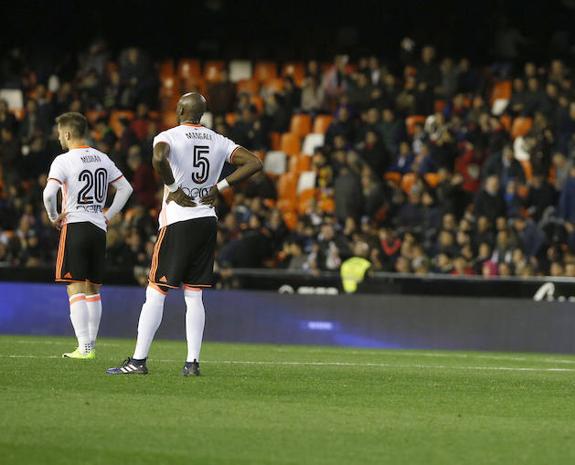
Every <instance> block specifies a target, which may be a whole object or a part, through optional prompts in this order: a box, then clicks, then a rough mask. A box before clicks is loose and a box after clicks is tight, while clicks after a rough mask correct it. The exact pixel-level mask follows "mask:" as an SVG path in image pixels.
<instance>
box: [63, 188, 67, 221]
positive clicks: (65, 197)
mask: <svg viewBox="0 0 575 465" xmlns="http://www.w3.org/2000/svg"><path fill="white" fill-rule="evenodd" d="M67 203H68V184H67V183H66V182H64V183H62V213H64V212H65V211H66V204H67ZM64 221H66V220H65V219H64Z"/></svg>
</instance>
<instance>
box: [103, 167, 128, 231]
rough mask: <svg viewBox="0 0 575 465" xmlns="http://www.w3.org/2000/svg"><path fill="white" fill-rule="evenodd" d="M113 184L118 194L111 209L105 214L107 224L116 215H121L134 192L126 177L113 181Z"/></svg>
mask: <svg viewBox="0 0 575 465" xmlns="http://www.w3.org/2000/svg"><path fill="white" fill-rule="evenodd" d="M111 184H112V185H113V186H114V187H115V188H116V194H115V195H114V200H113V201H112V205H110V208H108V211H107V212H106V213H105V214H104V216H105V217H106V222H107V223H109V222H110V221H111V219H112V218H113V217H114V216H115V215H117V214H118V213H120V211H121V210H122V208H124V206H125V205H126V202H127V201H128V199H129V198H130V195H132V192H133V191H134V189H133V188H132V186H131V185H130V183H129V182H128V181H127V180H126V178H125V177H124V176H121V177H120V178H118V179H116V180H114V181H112V183H111Z"/></svg>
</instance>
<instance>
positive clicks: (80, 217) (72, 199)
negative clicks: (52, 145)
mask: <svg viewBox="0 0 575 465" xmlns="http://www.w3.org/2000/svg"><path fill="white" fill-rule="evenodd" d="M122 176H123V175H122V172H121V171H120V170H119V169H118V168H117V167H116V165H114V162H113V161H112V160H110V158H109V157H108V155H106V154H105V153H102V152H100V151H99V150H96V149H94V148H92V147H88V146H82V147H78V148H74V149H71V150H69V151H68V152H66V153H63V154H62V155H58V156H57V157H56V158H55V159H54V161H53V162H52V166H50V173H49V174H48V179H54V180H55V181H58V182H59V183H60V185H61V186H62V211H63V212H67V213H68V215H67V216H66V220H65V223H82V222H86V221H89V222H90V223H93V224H95V225H96V226H98V227H99V228H102V229H103V230H104V231H106V218H105V217H104V212H103V209H104V205H105V204H106V197H107V195H108V185H109V184H110V183H112V182H114V181H117V180H118V179H120V178H121V177H122Z"/></svg>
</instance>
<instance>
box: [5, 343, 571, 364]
mask: <svg viewBox="0 0 575 465" xmlns="http://www.w3.org/2000/svg"><path fill="white" fill-rule="evenodd" d="M15 342H16V343H17V344H33V345H36V344H46V345H68V344H69V343H68V342H65V341H62V342H49V341H29V340H26V339H18V340H16V341H15ZM98 346H99V347H120V346H121V344H118V343H114V342H99V343H98ZM341 349H342V350H345V349H344V348H341ZM272 351H273V352H279V353H285V352H288V351H289V350H288V349H283V348H273V349H272ZM305 352H306V353H309V354H339V353H340V352H339V351H337V350H330V349H307V350H305ZM345 352H346V354H352V355H364V356H365V355H374V354H375V353H374V352H373V351H370V350H369V349H366V350H365V351H364V350H356V349H349V350H345ZM378 354H381V355H391V356H394V357H395V356H401V357H428V358H463V359H468V360H469V359H481V360H501V361H509V362H536V363H541V362H543V363H561V364H566V365H573V364H575V359H572V360H571V359H561V358H549V357H542V356H537V355H533V356H530V357H517V356H511V355H488V354H461V353H457V352H455V353H450V352H423V350H422V352H421V353H417V352H401V351H399V350H396V349H389V350H385V349H382V350H381V351H379V353H378Z"/></svg>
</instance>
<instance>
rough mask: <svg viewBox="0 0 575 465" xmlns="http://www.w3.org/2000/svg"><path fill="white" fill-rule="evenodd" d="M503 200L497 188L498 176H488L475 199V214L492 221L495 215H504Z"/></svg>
mask: <svg viewBox="0 0 575 465" xmlns="http://www.w3.org/2000/svg"><path fill="white" fill-rule="evenodd" d="M505 211H506V207H505V201H504V200H503V196H502V195H501V192H500V190H499V177H498V176H496V175H492V176H488V177H487V178H486V179H485V182H484V185H483V189H481V190H480V191H479V192H478V194H477V197H476V199H475V215H476V216H478V217H479V216H485V217H486V218H487V219H488V220H489V221H491V222H493V221H495V219H496V218H497V217H500V216H505Z"/></svg>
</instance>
